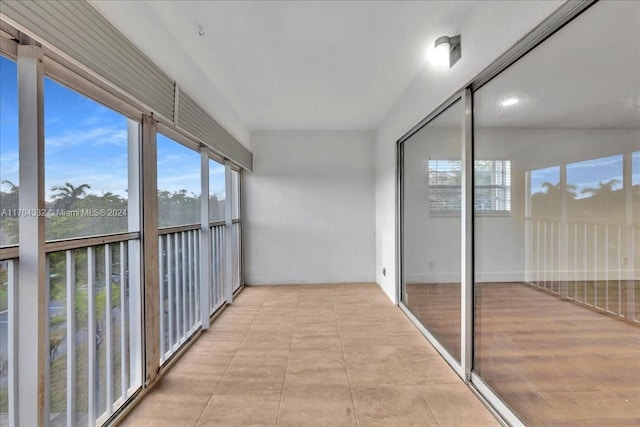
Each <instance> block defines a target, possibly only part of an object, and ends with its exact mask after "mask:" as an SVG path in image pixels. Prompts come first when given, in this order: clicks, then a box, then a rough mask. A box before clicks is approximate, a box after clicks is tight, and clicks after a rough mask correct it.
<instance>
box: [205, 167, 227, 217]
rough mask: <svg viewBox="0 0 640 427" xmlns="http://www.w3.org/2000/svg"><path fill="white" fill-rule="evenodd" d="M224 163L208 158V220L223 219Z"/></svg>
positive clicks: (224, 195)
mask: <svg viewBox="0 0 640 427" xmlns="http://www.w3.org/2000/svg"><path fill="white" fill-rule="evenodd" d="M226 197H227V196H226V184H225V170H224V165H223V164H220V163H218V162H216V161H215V160H209V220H210V221H224V202H225V199H226Z"/></svg>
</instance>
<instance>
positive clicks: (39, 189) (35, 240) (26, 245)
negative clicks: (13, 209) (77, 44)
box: [15, 45, 49, 426]
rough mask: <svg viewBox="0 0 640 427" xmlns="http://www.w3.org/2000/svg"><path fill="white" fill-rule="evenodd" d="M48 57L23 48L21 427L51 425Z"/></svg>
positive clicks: (20, 123)
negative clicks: (46, 157) (48, 406)
mask: <svg viewBox="0 0 640 427" xmlns="http://www.w3.org/2000/svg"><path fill="white" fill-rule="evenodd" d="M42 61H43V54H42V49H41V48H39V47H37V46H32V45H20V46H18V105H19V106H20V108H19V112H18V126H19V144H20V147H19V159H20V160H19V162H20V164H19V165H20V172H19V173H20V178H19V179H20V181H19V182H20V195H19V204H18V206H20V208H21V209H23V210H24V211H25V212H35V213H36V214H34V215H22V216H21V217H20V218H19V220H18V221H19V241H20V248H19V257H20V264H19V268H20V271H19V275H18V281H19V283H18V293H17V294H18V295H17V296H18V328H19V329H18V330H19V331H20V332H19V334H18V360H19V363H18V413H17V414H16V415H17V419H16V420H15V422H16V425H24V426H42V425H45V424H46V421H47V420H46V419H45V418H46V376H47V362H48V360H47V358H48V354H49V353H48V342H47V340H48V338H47V337H48V331H47V319H48V314H49V313H48V309H47V307H48V301H47V288H46V283H47V281H46V271H47V269H46V257H45V250H44V241H45V222H44V217H43V216H42V215H37V213H38V212H42V211H43V209H44V109H43V62H42Z"/></svg>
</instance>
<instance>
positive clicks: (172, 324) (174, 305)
mask: <svg viewBox="0 0 640 427" xmlns="http://www.w3.org/2000/svg"><path fill="white" fill-rule="evenodd" d="M159 234H160V235H159V267H160V285H161V286H160V330H161V333H160V348H161V357H160V362H161V363H164V362H165V361H166V360H167V359H168V358H169V357H170V356H171V355H172V354H173V353H175V352H176V351H177V350H178V349H179V348H180V346H181V345H182V344H184V343H185V342H186V341H187V340H188V339H189V338H190V337H191V336H192V335H193V334H194V333H195V332H196V331H197V330H198V328H199V327H200V326H201V325H202V321H201V318H200V302H199V301H200V226H199V225H190V226H182V227H172V228H167V229H161V230H160V231H159Z"/></svg>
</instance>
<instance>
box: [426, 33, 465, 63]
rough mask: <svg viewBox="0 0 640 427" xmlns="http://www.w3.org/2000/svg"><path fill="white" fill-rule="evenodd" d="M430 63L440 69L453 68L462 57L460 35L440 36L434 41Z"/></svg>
mask: <svg viewBox="0 0 640 427" xmlns="http://www.w3.org/2000/svg"><path fill="white" fill-rule="evenodd" d="M434 47H435V48H434V50H433V52H432V58H431V61H432V62H433V65H434V66H435V67H436V68H438V69H440V68H445V67H449V68H451V67H453V64H455V63H456V62H458V60H459V59H460V57H461V56H462V48H461V45H460V35H457V36H453V37H449V36H442V37H438V38H437V39H436V42H435V43H434Z"/></svg>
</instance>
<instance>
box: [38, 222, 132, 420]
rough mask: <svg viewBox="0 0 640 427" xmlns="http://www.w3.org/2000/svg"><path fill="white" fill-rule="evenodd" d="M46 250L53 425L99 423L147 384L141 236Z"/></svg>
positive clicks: (72, 242)
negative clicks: (145, 377)
mask: <svg viewBox="0 0 640 427" xmlns="http://www.w3.org/2000/svg"><path fill="white" fill-rule="evenodd" d="M46 251H47V268H48V272H49V274H48V283H47V285H48V290H49V319H48V320H49V354H48V356H49V363H48V381H47V384H48V392H47V394H46V399H47V408H48V413H49V416H48V419H49V425H54V426H57V425H68V426H70V425H101V424H103V423H104V422H106V421H107V420H108V419H109V417H110V416H111V415H112V414H113V413H114V412H115V411H116V410H117V409H118V408H120V407H121V406H122V405H123V404H124V403H125V402H126V401H127V400H128V399H129V398H130V397H131V396H132V395H133V394H134V393H135V392H136V391H137V390H138V389H139V388H140V387H141V385H142V365H141V360H142V357H141V351H142V348H141V342H142V335H141V334H142V331H141V310H140V308H141V293H140V275H141V273H140V260H139V253H140V240H139V236H138V235H137V233H130V234H127V235H116V236H104V237H99V238H88V239H76V240H69V241H61V242H53V243H48V244H47V246H46Z"/></svg>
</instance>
